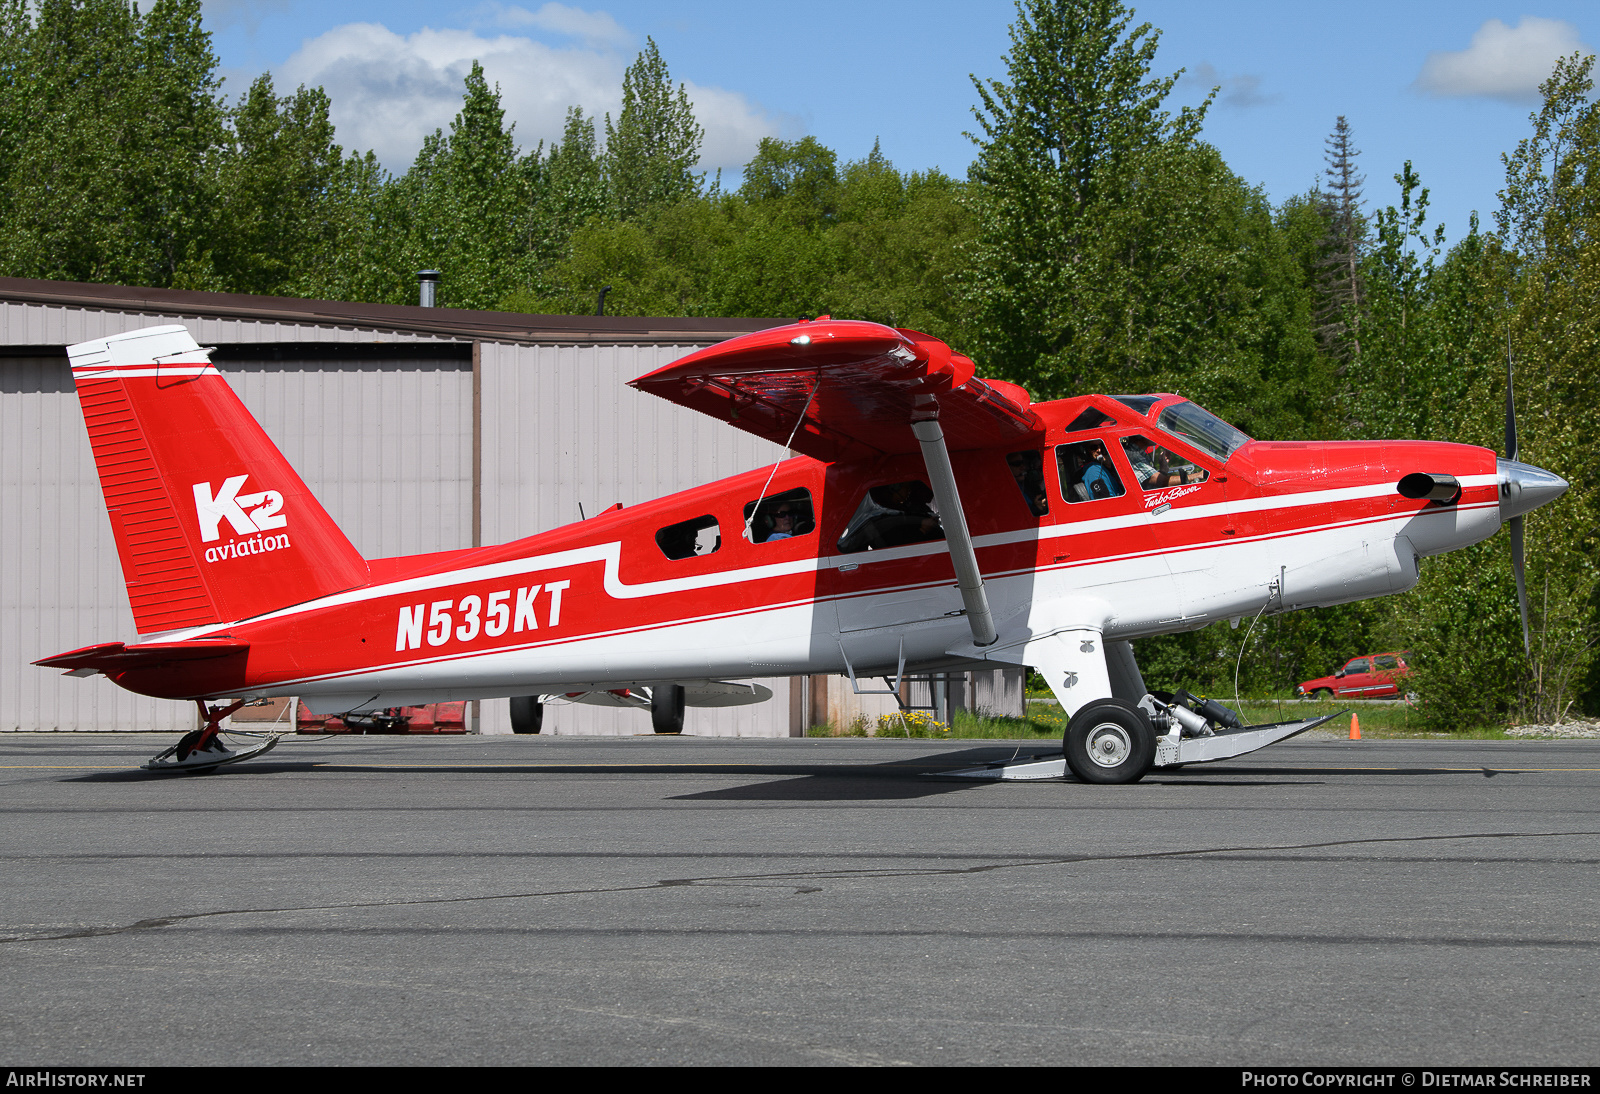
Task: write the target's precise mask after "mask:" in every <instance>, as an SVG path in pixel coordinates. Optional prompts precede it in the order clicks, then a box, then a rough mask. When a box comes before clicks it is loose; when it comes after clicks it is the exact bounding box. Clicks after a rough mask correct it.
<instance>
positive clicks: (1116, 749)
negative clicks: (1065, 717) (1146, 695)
mask: <svg viewBox="0 0 1600 1094" xmlns="http://www.w3.org/2000/svg"><path fill="white" fill-rule="evenodd" d="M1062 747H1063V748H1064V749H1065V750H1066V753H1067V766H1068V767H1070V768H1071V769H1072V773H1073V774H1074V775H1076V776H1078V778H1080V779H1082V780H1083V781H1084V782H1086V783H1131V782H1138V781H1139V780H1140V779H1142V778H1144V776H1145V773H1146V772H1148V771H1149V770H1150V768H1151V767H1152V766H1153V765H1154V764H1155V760H1156V731H1155V728H1154V727H1153V726H1151V724H1150V719H1148V718H1146V717H1145V715H1144V711H1142V710H1140V709H1139V708H1138V707H1136V706H1134V705H1133V704H1132V703H1127V702H1124V701H1123V700H1121V699H1101V700H1099V701H1097V702H1093V703H1090V704H1089V705H1088V706H1086V707H1084V708H1083V709H1082V710H1080V711H1078V713H1076V714H1074V715H1073V716H1072V721H1071V722H1069V723H1068V724H1067V732H1066V736H1065V737H1064V738H1063V740H1062Z"/></svg>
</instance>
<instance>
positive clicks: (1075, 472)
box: [1056, 441, 1127, 503]
mask: <svg viewBox="0 0 1600 1094" xmlns="http://www.w3.org/2000/svg"><path fill="white" fill-rule="evenodd" d="M1056 467H1057V468H1058V469H1059V470H1060V472H1061V493H1062V494H1063V495H1065V497H1066V499H1067V500H1068V501H1069V502H1074V503H1076V502H1080V501H1098V500H1099V499H1101V498H1120V497H1121V496H1122V495H1123V494H1124V493H1126V492H1127V491H1126V490H1124V488H1123V486H1122V476H1120V475H1118V474H1117V469H1116V467H1115V466H1114V465H1113V464H1112V463H1111V454H1110V453H1109V452H1107V451H1106V446H1105V443H1104V442H1103V441H1079V442H1078V443H1077V444H1063V445H1057V446H1056Z"/></svg>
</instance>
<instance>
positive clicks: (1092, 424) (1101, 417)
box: [1067, 406, 1117, 433]
mask: <svg viewBox="0 0 1600 1094" xmlns="http://www.w3.org/2000/svg"><path fill="white" fill-rule="evenodd" d="M1116 424H1117V423H1116V422H1115V421H1113V420H1112V418H1111V415H1109V414H1107V413H1105V412H1104V411H1102V410H1096V409H1095V408H1094V407H1092V406H1088V407H1084V408H1083V413H1082V414H1079V415H1078V416H1077V417H1076V418H1074V419H1072V424H1071V425H1069V426H1067V432H1068V433H1079V432H1082V431H1083V430H1085V429H1099V428H1100V427H1101V426H1106V425H1116Z"/></svg>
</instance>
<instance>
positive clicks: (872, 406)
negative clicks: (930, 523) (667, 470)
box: [630, 318, 1038, 461]
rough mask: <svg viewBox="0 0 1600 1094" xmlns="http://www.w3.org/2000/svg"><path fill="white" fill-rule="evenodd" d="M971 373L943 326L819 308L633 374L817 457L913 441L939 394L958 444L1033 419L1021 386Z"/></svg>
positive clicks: (1000, 434)
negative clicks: (823, 312)
mask: <svg viewBox="0 0 1600 1094" xmlns="http://www.w3.org/2000/svg"><path fill="white" fill-rule="evenodd" d="M972 373H973V363H972V361H971V360H970V359H968V358H966V357H964V356H962V355H961V354H959V353H955V352H953V351H952V350H951V349H950V347H949V346H947V345H945V344H944V343H943V342H941V341H939V340H938V339H936V338H930V337H928V336H927V335H925V334H919V333H918V332H916V331H909V330H897V329H895V328H893V327H885V326H880V325H879V324H877V323H863V322H858V321H855V320H837V319H827V318H823V319H819V320H817V321H815V322H810V323H796V324H793V325H791V326H787V327H773V328H772V329H770V330H764V331H756V332H755V333H754V334H746V335H741V336H740V337H738V338H732V339H729V340H728V341H726V342H721V343H718V344H717V345H715V346H708V347H707V348H705V349H703V350H699V351H698V352H695V353H691V354H690V355H689V356H687V357H684V358H682V359H680V360H678V361H674V362H673V363H672V364H670V365H667V366H665V367H664V368H659V369H656V370H655V371H654V372H652V373H649V374H647V375H644V376H641V377H639V378H638V379H637V380H634V381H632V383H631V385H630V386H632V387H635V388H638V389H639V390H640V391H648V392H650V393H651V394H652V395H659V396H661V397H662V398H663V399H666V400H668V401H669V402H674V403H677V404H678V405H679V406H686V407H689V408H690V409H691V410H698V411H700V412H701V413H702V414H709V415H711V416H712V417H713V418H719V419H721V420H722V421H725V422H727V423H729V424H730V425H734V426H737V427H738V428H740V429H742V430H744V431H745V432H746V433H754V434H755V435H756V436H758V437H765V438H766V439H767V440H769V441H773V442H774V443H776V444H784V443H786V442H787V443H788V444H789V447H791V448H793V449H794V450H795V451H797V452H802V453H804V454H805V455H807V456H814V457H815V458H817V459H819V460H836V461H849V460H860V459H870V458H872V457H875V456H879V455H888V454H900V453H907V452H916V451H918V444H917V439H916V438H915V437H914V436H913V435H912V432H911V427H910V422H911V419H912V416H913V412H919V413H926V412H927V410H928V409H929V408H930V407H931V406H932V405H934V403H936V404H937V408H938V418H939V423H940V426H941V427H942V428H943V430H944V434H945V438H946V441H947V443H948V444H949V446H950V448H952V449H957V450H960V449H968V448H988V447H990V446H994V445H1000V444H1003V443H1006V442H1008V441H1013V440H1017V439H1020V438H1022V437H1024V436H1026V435H1027V434H1029V433H1033V432H1035V431H1036V430H1037V429H1038V419H1037V417H1036V415H1035V414H1034V412H1033V410H1032V409H1031V408H1030V405H1029V404H1030V402H1031V400H1030V399H1029V397H1028V393H1027V392H1026V391H1024V390H1023V389H1022V388H1021V387H1018V386H1017V385H1016V384H1011V383H1006V382H1005V381H1003V380H979V379H977V378H976V377H974V376H973V374H972ZM930 396H931V397H932V401H930V399H929V397H930ZM802 411H803V412H804V414H805V419H804V421H803V422H801V424H800V425H799V428H798V429H797V428H796V422H797V421H799V420H800V415H801V413H802ZM791 433H792V434H793V437H794V439H793V440H792V441H791V440H790V439H789V438H790V435H791Z"/></svg>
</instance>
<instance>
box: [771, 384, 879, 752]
mask: <svg viewBox="0 0 1600 1094" xmlns="http://www.w3.org/2000/svg"><path fill="white" fill-rule="evenodd" d="M821 387H822V373H820V372H819V373H817V382H816V383H814V384H812V385H811V394H810V395H807V396H806V405H805V406H803V407H801V408H800V417H798V418H796V419H795V420H794V428H793V429H791V430H789V439H788V440H787V441H785V442H783V455H782V456H779V457H778V463H775V464H773V465H772V474H771V475H768V476H767V481H766V482H764V483H763V484H762V485H761V493H759V494H757V495H756V503H755V504H754V505H752V506H751V507H750V515H749V516H748V517H745V518H744V538H745V539H746V540H747V541H748V540H750V538H751V532H750V525H751V524H753V523H754V522H755V519H756V514H757V513H758V512H760V511H761V502H762V500H763V499H764V498H766V496H767V487H769V486H771V485H772V480H773V478H774V477H775V476H776V475H777V474H778V464H781V463H782V462H783V461H784V460H786V459H788V458H789V451H790V449H789V446H790V445H791V444H793V443H794V435H795V434H796V433H798V432H800V425H801V423H802V422H804V421H805V420H806V411H808V410H810V409H811V400H813V399H815V398H816V397H817V392H818V390H820V389H821ZM908 736H909V733H908Z"/></svg>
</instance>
